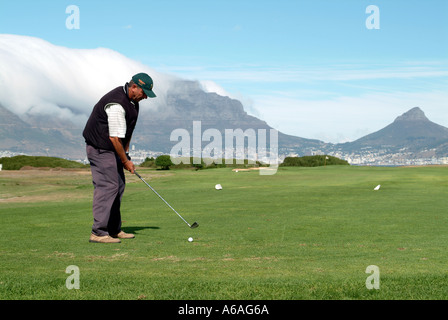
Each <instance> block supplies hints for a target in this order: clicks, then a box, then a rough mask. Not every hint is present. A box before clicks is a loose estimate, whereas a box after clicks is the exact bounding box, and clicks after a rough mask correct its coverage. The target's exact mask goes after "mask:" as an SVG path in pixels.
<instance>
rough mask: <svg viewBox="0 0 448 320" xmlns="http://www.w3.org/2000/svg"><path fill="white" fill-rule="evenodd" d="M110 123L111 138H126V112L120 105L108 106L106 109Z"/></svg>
mask: <svg viewBox="0 0 448 320" xmlns="http://www.w3.org/2000/svg"><path fill="white" fill-rule="evenodd" d="M104 110H105V111H106V114H107V121H108V123H109V136H110V137H118V138H124V137H125V136H126V118H125V115H126V111H124V108H123V107H122V106H121V105H120V104H117V103H115V104H108V105H106V106H105V107H104Z"/></svg>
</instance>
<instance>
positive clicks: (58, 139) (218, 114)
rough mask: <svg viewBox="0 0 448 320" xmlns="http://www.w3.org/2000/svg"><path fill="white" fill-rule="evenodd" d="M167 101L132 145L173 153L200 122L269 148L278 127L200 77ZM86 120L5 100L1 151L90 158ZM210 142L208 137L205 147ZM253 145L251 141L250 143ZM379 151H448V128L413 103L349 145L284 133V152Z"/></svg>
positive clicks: (145, 117)
mask: <svg viewBox="0 0 448 320" xmlns="http://www.w3.org/2000/svg"><path fill="white" fill-rule="evenodd" d="M165 98H166V103H165V104H164V106H163V107H162V108H159V109H158V110H152V109H151V110H143V109H142V110H141V113H140V116H139V120H138V122H137V126H136V129H135V132H134V135H133V140H132V144H133V145H135V147H136V149H139V150H151V151H157V152H162V153H166V154H168V153H170V151H171V149H172V147H173V146H174V145H176V144H177V143H178V140H176V141H170V136H171V134H172V132H173V131H174V130H176V129H185V130H186V131H187V132H188V133H189V134H190V139H192V134H193V124H194V123H198V122H199V123H200V129H201V132H200V134H201V137H202V134H203V132H204V131H205V130H207V129H217V130H218V131H219V132H220V133H221V136H222V139H223V141H222V146H224V145H225V141H224V140H225V130H226V129H233V130H236V129H242V130H243V131H245V130H247V129H253V130H254V131H255V132H256V133H258V130H260V129H264V130H266V131H265V132H266V139H267V145H266V147H267V148H270V145H269V134H270V130H271V129H272V127H270V126H269V125H268V124H267V123H266V122H265V121H262V120H260V119H258V118H256V117H253V116H251V115H249V114H247V112H245V111H244V108H243V105H242V104H241V102H239V101H238V100H234V99H230V98H229V97H223V96H220V95H218V94H216V93H207V92H204V91H203V90H202V89H201V88H200V86H199V84H198V83H197V82H193V81H179V82H178V83H176V84H175V85H174V86H173V87H172V88H171V90H169V91H168V92H167V95H166V97H165ZM83 127H84V126H83V125H77V126H76V125H74V124H73V123H71V122H70V121H62V120H60V119H56V118H52V117H48V116H45V117H44V116H35V115H34V116H31V115H27V116H26V117H22V118H19V117H18V116H16V115H15V114H13V113H12V112H10V111H8V110H7V109H6V108H4V107H2V106H1V105H0V136H1V139H0V151H6V150H8V151H12V152H17V153H26V154H33V155H51V156H58V157H64V158H70V159H84V158H85V145H84V139H83V137H82V130H83ZM208 143H209V141H202V147H203V148H204V147H205V146H206V145H207V144H208ZM246 145H247V144H246ZM365 149H368V150H369V152H372V151H375V150H376V151H379V150H381V151H380V152H381V153H382V154H385V153H397V152H401V151H402V150H406V152H407V153H408V156H409V157H418V156H420V155H423V154H429V153H428V150H431V152H430V154H431V155H432V156H434V155H435V156H439V157H446V156H448V129H447V128H445V127H443V126H440V125H438V124H436V123H434V122H431V121H430V120H429V119H428V118H426V116H425V114H424V113H423V111H422V110H421V109H420V108H418V107H415V108H412V109H411V110H409V111H408V112H406V113H404V114H403V115H401V116H399V117H397V118H396V119H395V121H393V123H391V124H390V125H388V126H386V127H385V128H383V129H381V130H379V131H377V132H374V133H372V134H369V135H367V136H365V137H362V138H360V139H358V140H356V141H353V142H349V143H344V144H330V143H324V142H322V141H319V140H312V139H305V138H300V137H294V136H289V135H285V134H283V133H281V132H279V133H278V154H279V155H288V154H290V153H296V154H299V155H309V154H313V153H318V154H322V153H331V152H339V153H340V154H342V155H343V154H353V153H362V152H363V150H365Z"/></svg>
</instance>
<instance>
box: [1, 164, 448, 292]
mask: <svg viewBox="0 0 448 320" xmlns="http://www.w3.org/2000/svg"><path fill="white" fill-rule="evenodd" d="M137 171H138V173H139V174H140V175H141V176H142V177H143V178H144V179H145V180H146V181H147V182H148V183H149V184H150V185H151V186H152V187H153V188H154V189H155V190H157V192H158V193H160V195H161V196H162V197H163V198H164V199H165V200H166V201H167V202H168V203H169V204H170V205H171V206H172V207H173V208H174V209H176V211H177V212H179V213H180V214H181V215H182V217H183V218H185V220H186V221H188V222H189V223H193V222H196V221H197V223H198V224H199V227H198V228H195V229H190V228H189V227H188V225H187V224H185V223H184V222H183V221H182V220H181V219H180V218H179V217H178V216H177V215H176V214H175V213H174V212H173V211H172V210H171V209H170V208H169V207H168V206H167V205H166V204H165V203H164V202H163V201H161V200H160V199H159V198H158V197H157V196H156V195H155V194H154V193H153V192H152V191H151V190H150V189H149V188H148V187H147V186H146V185H145V184H144V183H143V182H142V181H141V180H140V179H138V177H137V176H135V175H132V174H130V173H128V172H127V173H126V191H125V194H124V197H123V201H122V220H123V223H122V229H123V230H124V231H125V232H128V233H134V234H135V235H136V237H135V239H126V240H122V242H121V243H119V244H99V243H89V235H90V230H91V226H92V222H93V218H92V209H91V207H92V197H93V196H92V195H93V185H92V181H91V174H90V169H89V168H71V169H60V168H53V169H51V168H46V169H38V168H28V169H27V170H23V169H22V170H3V171H0V217H1V218H0V219H1V222H2V237H1V238H0V270H1V272H0V299H1V300H86V299H89V300H90V299H92V300H116V299H119V300H235V299H237V300H396V299H400V300H414V299H419V300H446V299H447V298H448V291H447V288H448V255H447V249H448V211H447V210H448V167H445V166H427V167H358V166H342V165H334V166H328V165H327V166H321V167H313V168H311V167H279V169H278V171H277V173H276V174H273V175H260V173H259V170H238V172H237V171H236V170H232V169H231V168H216V169H205V170H192V169H171V170H157V169H153V168H138V167H137ZM216 184H220V185H221V186H222V190H216V189H215V185H216ZM378 185H381V187H380V188H379V190H374V188H375V187H376V186H378ZM189 237H192V238H193V241H192V242H189V241H188V238H189ZM70 266H71V267H73V266H75V267H76V268H77V269H76V270H77V271H78V276H79V277H78V287H77V288H71V287H70V283H71V282H70V281H71V280H70V279H71V278H70V277H71V276H72V275H73V272H72V271H71V270H73V269H70V268H69V269H67V268H68V267H70ZM369 266H375V267H376V269H375V270H376V274H373V273H372V272H370V271H368V272H366V269H367V268H368V267H369ZM373 275H375V276H376V280H375V281H374V280H370V279H373ZM369 277H370V278H369ZM370 282H371V283H372V284H373V283H374V282H375V287H374V288H372V287H370V288H369V286H368V283H370Z"/></svg>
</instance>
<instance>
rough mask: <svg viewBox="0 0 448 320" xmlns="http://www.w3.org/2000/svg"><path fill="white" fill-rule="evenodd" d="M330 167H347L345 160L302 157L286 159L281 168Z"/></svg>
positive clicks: (324, 157) (319, 156) (327, 157)
mask: <svg viewBox="0 0 448 320" xmlns="http://www.w3.org/2000/svg"><path fill="white" fill-rule="evenodd" d="M327 165H328V166H330V165H349V163H348V162H347V161H345V160H342V159H339V158H336V157H332V156H327V155H318V156H304V157H286V158H285V160H283V163H282V164H281V165H280V166H281V167H320V166H327Z"/></svg>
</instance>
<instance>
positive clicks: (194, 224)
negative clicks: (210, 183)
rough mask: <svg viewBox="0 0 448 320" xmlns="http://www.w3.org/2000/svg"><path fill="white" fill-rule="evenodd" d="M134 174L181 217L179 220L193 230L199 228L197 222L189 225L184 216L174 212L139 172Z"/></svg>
mask: <svg viewBox="0 0 448 320" xmlns="http://www.w3.org/2000/svg"><path fill="white" fill-rule="evenodd" d="M134 173H135V175H136V176H137V177H139V178H140V180H142V181H143V182H144V183H145V184H146V185H147V186H148V187H149V188H150V189H151V190H152V191H153V192H154V193H155V194H156V195H157V196H158V197H159V198H160V199H162V201H163V202H165V204H166V205H167V206H168V207H170V208H171V210H173V211H174V212H175V213H176V214H177V215H178V216H179V218H181V219H182V220H183V221H184V222H185V223H186V224H187V225H188V226H189V227H190V228H191V229H194V228H197V227H199V224H198V223H197V222H194V223H193V224H189V223H188V222H187V221H186V220H185V219H184V218H182V216H181V215H180V214H179V213H178V212H177V211H176V210H174V208H173V207H172V206H170V204H169V203H168V202H166V201H165V199H163V198H162V196H161V195H160V194H158V193H157V191H156V190H154V188H153V187H151V186H150V185H149V183H148V182H146V181H145V179H143V178H142V177H141V176H140V175H139V174H138V173H137V171H134Z"/></svg>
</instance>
